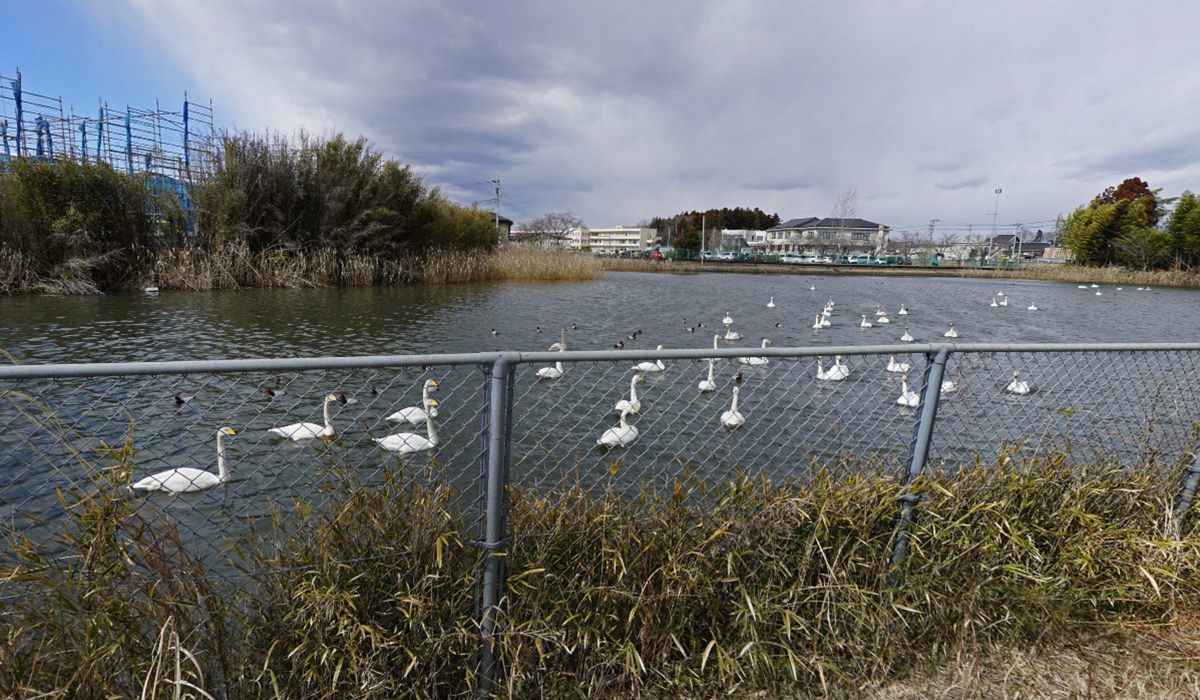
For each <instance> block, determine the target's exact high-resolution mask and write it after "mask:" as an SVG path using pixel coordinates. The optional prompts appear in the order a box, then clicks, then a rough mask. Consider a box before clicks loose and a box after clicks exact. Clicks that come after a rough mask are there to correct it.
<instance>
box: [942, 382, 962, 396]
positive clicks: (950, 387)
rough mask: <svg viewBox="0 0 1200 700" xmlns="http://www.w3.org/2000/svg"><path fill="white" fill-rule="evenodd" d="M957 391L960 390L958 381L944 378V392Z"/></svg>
mask: <svg viewBox="0 0 1200 700" xmlns="http://www.w3.org/2000/svg"><path fill="white" fill-rule="evenodd" d="M956 391H958V382H955V381H951V380H949V379H945V380H942V393H943V394H952V393H954V392H956Z"/></svg>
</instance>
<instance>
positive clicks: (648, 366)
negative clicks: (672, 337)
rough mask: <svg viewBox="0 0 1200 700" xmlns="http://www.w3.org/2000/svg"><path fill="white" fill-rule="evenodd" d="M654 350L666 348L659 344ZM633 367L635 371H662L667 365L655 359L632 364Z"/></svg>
mask: <svg viewBox="0 0 1200 700" xmlns="http://www.w3.org/2000/svg"><path fill="white" fill-rule="evenodd" d="M655 350H666V348H665V347H663V346H661V345H659V346H658V347H657V348H655ZM633 369H634V371H636V372H664V371H666V369H667V366H666V365H664V364H663V361H662V360H655V361H654V362H639V363H637V364H636V365H634V366H633Z"/></svg>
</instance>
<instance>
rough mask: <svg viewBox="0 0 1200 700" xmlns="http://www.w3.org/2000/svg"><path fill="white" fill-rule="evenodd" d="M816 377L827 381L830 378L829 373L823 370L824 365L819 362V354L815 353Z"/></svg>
mask: <svg viewBox="0 0 1200 700" xmlns="http://www.w3.org/2000/svg"><path fill="white" fill-rule="evenodd" d="M817 379H819V380H821V381H828V380H829V379H830V376H829V373H828V372H826V371H825V366H824V365H822V364H821V356H820V355H817Z"/></svg>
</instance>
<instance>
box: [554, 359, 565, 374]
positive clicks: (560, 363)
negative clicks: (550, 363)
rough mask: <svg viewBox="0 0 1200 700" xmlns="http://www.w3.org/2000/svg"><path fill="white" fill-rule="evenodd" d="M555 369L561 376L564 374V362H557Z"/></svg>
mask: <svg viewBox="0 0 1200 700" xmlns="http://www.w3.org/2000/svg"><path fill="white" fill-rule="evenodd" d="M554 369H556V370H558V373H559V374H562V371H563V366H562V362H555V363H554Z"/></svg>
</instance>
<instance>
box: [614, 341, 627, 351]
mask: <svg viewBox="0 0 1200 700" xmlns="http://www.w3.org/2000/svg"><path fill="white" fill-rule="evenodd" d="M613 347H614V348H616V349H618V350H624V349H625V341H624V340H618V341H617V342H616V343H614V344H613Z"/></svg>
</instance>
